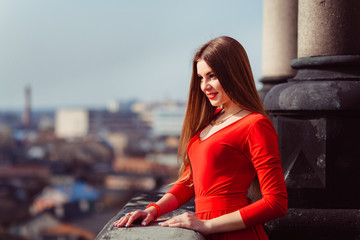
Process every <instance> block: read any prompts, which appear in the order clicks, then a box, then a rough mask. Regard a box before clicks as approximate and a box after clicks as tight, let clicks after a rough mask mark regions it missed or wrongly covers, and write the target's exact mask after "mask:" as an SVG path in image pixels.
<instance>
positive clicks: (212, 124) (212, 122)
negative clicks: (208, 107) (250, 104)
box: [210, 109, 244, 126]
mask: <svg viewBox="0 0 360 240" xmlns="http://www.w3.org/2000/svg"><path fill="white" fill-rule="evenodd" d="M243 110H244V109H240V110H239V111H237V112H235V113H233V114H230V115H229V116H227V117H226V118H224V119H222V120H220V121H218V122H216V121H215V120H213V121H211V122H210V125H211V126H214V125H220V124H222V123H223V122H225V121H226V120H228V119H229V118H231V117H232V116H234V115H236V114H238V113H240V112H242V111H243Z"/></svg>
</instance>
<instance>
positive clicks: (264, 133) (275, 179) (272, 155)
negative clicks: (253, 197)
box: [240, 119, 288, 227]
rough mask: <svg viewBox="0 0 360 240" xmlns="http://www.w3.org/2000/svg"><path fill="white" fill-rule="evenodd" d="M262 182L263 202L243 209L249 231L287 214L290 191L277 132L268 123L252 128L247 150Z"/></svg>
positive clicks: (267, 121)
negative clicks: (280, 153)
mask: <svg viewBox="0 0 360 240" xmlns="http://www.w3.org/2000/svg"><path fill="white" fill-rule="evenodd" d="M244 151H245V154H246V155H247V156H248V158H249V159H251V162H252V164H253V166H254V168H255V170H256V173H257V175H258V178H259V183H260V189H261V193H262V199H260V200H259V201H257V202H255V203H252V204H250V205H248V206H246V207H244V208H241V209H240V214H241V216H242V218H243V221H244V223H245V225H246V226H247V227H251V226H254V225H257V224H262V223H265V222H267V221H269V220H271V219H275V218H278V217H281V216H284V215H285V214H286V212H287V204H288V198H287V190H286V185H285V180H284V174H283V170H282V167H281V160H280V156H279V147H278V139H277V135H276V132H275V130H274V128H273V126H272V124H271V122H270V121H269V120H268V119H261V120H259V121H256V122H255V123H254V126H252V127H251V129H250V131H249V135H248V138H247V141H246V145H245V148H244Z"/></svg>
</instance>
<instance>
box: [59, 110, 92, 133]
mask: <svg viewBox="0 0 360 240" xmlns="http://www.w3.org/2000/svg"><path fill="white" fill-rule="evenodd" d="M88 131H89V113H88V111H87V110H85V109H59V110H57V111H56V115H55V134H56V135H57V136H58V137H61V138H75V137H85V136H86V135H87V134H88Z"/></svg>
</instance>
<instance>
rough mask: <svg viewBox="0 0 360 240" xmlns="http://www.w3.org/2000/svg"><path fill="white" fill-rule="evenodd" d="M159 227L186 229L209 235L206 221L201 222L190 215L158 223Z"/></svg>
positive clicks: (182, 215) (186, 214)
mask: <svg viewBox="0 0 360 240" xmlns="http://www.w3.org/2000/svg"><path fill="white" fill-rule="evenodd" d="M159 225H160V226H162V227H180V228H188V229H192V230H195V231H197V232H201V233H202V234H204V235H208V234H209V233H210V226H209V224H208V221H206V220H201V219H199V218H197V217H195V216H194V215H192V214H190V213H183V214H181V215H178V216H175V217H172V218H170V219H169V220H166V221H164V222H161V223H159Z"/></svg>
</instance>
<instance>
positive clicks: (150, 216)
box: [114, 207, 157, 228]
mask: <svg viewBox="0 0 360 240" xmlns="http://www.w3.org/2000/svg"><path fill="white" fill-rule="evenodd" d="M156 214H157V209H156V208H154V207H150V208H148V209H145V210H144V211H141V210H137V211H133V212H130V213H127V214H125V216H123V217H122V218H120V219H119V220H117V221H116V222H114V226H115V227H119V228H120V227H124V226H125V227H130V226H131V224H132V223H133V222H134V221H135V220H137V219H141V220H142V222H141V225H143V226H146V225H148V224H149V223H150V222H151V221H153V220H154V218H155V216H156Z"/></svg>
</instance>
